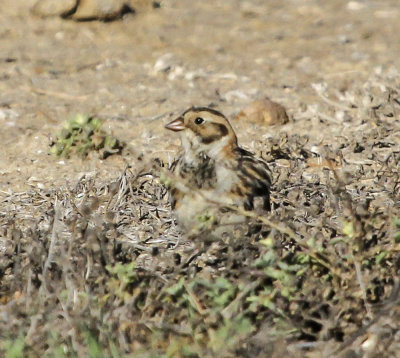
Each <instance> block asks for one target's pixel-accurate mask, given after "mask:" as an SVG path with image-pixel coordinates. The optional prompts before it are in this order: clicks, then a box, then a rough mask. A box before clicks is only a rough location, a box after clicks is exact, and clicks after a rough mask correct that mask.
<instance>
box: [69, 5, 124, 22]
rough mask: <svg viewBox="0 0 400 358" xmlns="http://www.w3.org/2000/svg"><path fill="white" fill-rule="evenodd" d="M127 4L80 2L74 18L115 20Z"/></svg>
mask: <svg viewBox="0 0 400 358" xmlns="http://www.w3.org/2000/svg"><path fill="white" fill-rule="evenodd" d="M125 2H126V1H124V0H80V2H79V6H78V8H77V9H76V12H75V13H74V14H73V15H72V18H73V19H75V20H94V19H99V20H111V19H115V18H117V17H119V16H120V15H121V10H122V8H123V7H124V5H125Z"/></svg>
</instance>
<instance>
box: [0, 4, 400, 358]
mask: <svg viewBox="0 0 400 358" xmlns="http://www.w3.org/2000/svg"><path fill="white" fill-rule="evenodd" d="M32 4H33V1H32V0H29V1H25V0H23V1H18V0H17V1H16V0H14V1H11V0H2V1H1V2H0V125H1V127H2V128H3V129H2V130H1V131H0V143H2V145H1V151H0V153H1V154H0V212H1V213H2V218H3V219H4V218H5V217H6V216H7V215H11V214H10V213H12V212H13V210H14V211H15V210H16V208H17V207H19V206H18V205H22V206H21V207H24V208H25V209H24V210H28V209H26V205H25V204H21V203H22V202H23V201H24V200H25V201H26V200H28V199H27V197H26V196H24V195H26V194H25V193H35V194H32V195H37V196H40V195H42V194H43V195H45V194H44V193H47V192H53V191H56V190H61V191H63V190H70V188H75V189H76V188H77V187H79V185H81V184H80V183H81V179H82V177H86V178H90V180H94V181H95V182H96V186H97V187H100V186H107V185H109V184H110V183H111V182H113V181H115V180H118V178H120V177H121V175H122V174H123V172H124V169H125V168H126V166H127V164H129V165H130V166H131V169H132V171H133V172H134V171H135V169H137V168H139V167H142V166H143V165H146V163H151V162H152V160H153V159H155V158H157V160H159V161H162V162H164V163H170V162H171V160H172V159H173V158H174V155H175V154H176V152H177V149H178V144H179V141H177V138H176V137H175V136H174V135H171V133H169V132H168V131H166V130H165V129H164V127H163V125H164V124H165V123H166V122H167V121H168V120H170V119H171V118H172V117H173V116H175V115H176V114H178V113H180V112H181V111H183V110H185V109H187V108H188V107H189V106H191V105H196V106H208V105H213V106H215V108H217V109H219V110H221V111H222V112H223V113H225V114H226V115H227V116H228V117H229V118H233V117H234V116H235V114H237V113H238V112H239V111H240V110H241V109H242V108H243V107H245V106H246V105H248V104H249V103H251V102H252V101H253V100H255V99H259V98H263V97H265V96H268V97H269V98H271V99H272V100H274V101H277V102H279V103H281V104H282V105H284V106H285V107H286V109H287V112H288V114H289V116H290V121H289V123H288V124H285V125H283V126H271V127H267V126H263V125H260V124H253V123H247V122H246V121H244V120H232V125H233V127H234V128H235V129H236V131H237V134H238V138H239V143H240V144H241V145H242V146H243V147H245V148H246V149H249V150H251V151H254V152H256V153H257V154H258V155H261V156H263V157H264V159H266V160H267V161H268V162H269V163H270V166H271V168H272V169H273V171H274V181H275V188H274V189H273V193H272V198H273V200H275V203H276V205H275V208H276V214H274V215H276V217H275V218H279V215H281V219H282V220H283V221H284V222H286V221H290V217H296V218H297V219H298V221H297V223H296V225H298V226H296V227H295V228H296V230H298V232H301V233H304V235H306V234H305V233H308V234H310V235H314V237H318V235H319V234H318V233H319V232H321V235H325V234H326V233H325V232H324V231H323V229H321V228H326V227H329V230H330V231H329V235H328V234H327V236H329V237H334V236H335V234H334V232H336V231H335V230H339V229H338V228H337V226H336V225H337V220H336V219H337V216H335V215H336V214H334V212H333V211H329V210H333V209H332V207H331V208H328V206H329V205H328V204H324V202H325V200H326V201H327V202H328V201H329V200H331V199H332V198H331V197H330V196H329V195H331V194H326V193H322V191H321V189H320V187H319V186H318V185H322V184H324V185H325V184H326V185H327V183H329V182H330V180H332V175H333V174H332V175H331V177H330V178H331V179H329V174H328V177H327V174H326V170H325V169H326V168H325V169H324V162H325V160H328V159H329V160H333V161H334V165H336V167H337V168H338V171H339V176H340V177H341V178H342V177H343V178H348V181H346V180H347V179H343V183H342V184H343V185H344V186H345V187H346V190H345V191H346V192H347V193H349V195H350V196H351V200H352V202H354V203H355V204H356V205H358V204H360V205H361V204H362V205H364V204H365V202H366V201H368V203H370V202H371V203H372V204H371V205H370V207H369V208H367V210H369V211H370V212H374V213H377V212H379V215H383V216H382V217H380V218H381V219H382V218H384V219H382V220H384V222H385V225H386V224H387V225H390V222H391V220H392V219H393V218H394V217H397V216H398V214H399V210H400V209H399V207H400V204H399V179H398V177H399V175H398V164H399V153H400V122H399V113H400V73H399V72H398V69H399V68H400V41H399V37H398V34H399V33H400V21H399V19H400V7H399V6H398V1H397V0H376V1H373V0H365V1H343V0H330V1H317V0H283V1H282V0H269V1H262V0H252V1H240V0H232V1H222V0H221V1H215V0H204V1H198V2H189V1H173V0H166V1H162V2H161V7H160V8H159V9H154V10H152V11H148V12H144V13H138V14H134V15H132V14H129V15H127V16H125V17H124V18H123V19H122V20H121V21H114V22H97V21H93V22H74V21H71V20H63V19H61V18H47V19H40V18H37V17H34V16H32V15H31V14H30V12H29V8H30V6H31V5H32ZM77 113H84V114H91V115H97V116H98V117H100V118H101V119H103V120H104V122H105V129H106V130H107V131H109V132H111V133H112V134H113V135H114V136H115V137H117V138H119V139H120V140H122V141H123V142H125V143H127V145H128V149H127V150H125V151H124V153H123V155H114V156H110V157H108V158H107V159H105V160H101V159H99V158H97V157H96V156H95V155H93V156H90V158H89V159H86V160H82V159H80V158H74V157H72V158H69V159H65V158H57V157H54V156H52V155H49V146H50V144H51V142H52V140H54V138H55V136H56V133H57V132H58V131H59V130H60V128H61V126H62V123H63V122H64V121H65V120H66V119H68V118H69V117H71V116H74V115H76V114H77ZM304 153H308V154H307V155H305V154H304ZM143 163H145V164H143ZM299 163H302V164H301V165H300V164H299ZM321 163H322V164H321ZM329 165H331V164H329ZM384 165H387V167H385V168H384ZM382 168H384V169H382ZM380 170H386V171H385V174H383V175H381V174H379V173H381V172H380ZM88 180H89V179H88ZM288 183H289V184H290V185H293V187H294V186H295V185H297V184H299V183H301V184H302V185H303V184H304V183H306V184H304V185H308V188H309V191H301V193H300V194H299V193H297V192H296V194H293V193H294V192H292V194H291V192H290V190H289V186H288ZM313 185H314V186H313ZM75 189H71V190H72V191H73V190H75ZM90 190H91V189H89V191H90ZM149 190H150V189H149ZM157 190H158V189H157ZM160 190H161V189H160ZM285 190H286V191H285ZM313 190H314V191H313ZM332 190H333V189H332ZM338 190H339V189H338ZM41 193H42V194H41ZM318 193H319V194H318ZM321 193H322V194H321ZM333 193H335V191H334V190H333ZM336 193H337V192H336ZM153 194H154V195H155V196H157V195H161V194H160V192H152V195H153ZM325 194H326V195H325ZM18 195H22V196H23V198H22V196H20V197H19V198H20V200H21V203H19V204H18V203H16V202H13V200H11V201H10V199H9V198H10V197H14V196H18ZM296 195H299V196H298V197H296ZM305 195H309V197H311V198H313V200H314V199H315V197H316V196H318V195H320V197H319V199H318V200H319V201H318V202H317V204H315V203H314V204H315V205H317V206H318V205H322V206H324V205H326V207H325V209H326V210H324V215H323V218H322V219H321V220H322V222H321V223H320V221H318V222H319V223H320V226H318V225H319V224H318V225H310V226H309V227H302V226H301V225H302V222H303V221H307V222H309V221H308V220H309V215H311V214H309V211H302V210H303V209H296V206H295V205H294V206H293V208H292V209H293V212H292V213H291V214H287V213H286V214H285V213H284V212H283V211H279V210H280V209H279V208H282V207H283V206H285V204H284V203H285V200H286V201H287V202H290V203H292V202H296V201H299V202H301V203H303V199H302V198H303V197H304V196H305ZM338 195H339V194H338ZM309 197H308V198H309ZM299 198H300V199H299ZM15 200H16V199H15ZM160 200H161V199H160ZM346 200H347V199H346ZM349 200H350V199H349ZM28 201H29V200H28ZM28 201H26V202H28ZM332 201H333V199H332ZM13 205H15V207H14V206H13ZM24 205H25V206H24ZM41 205H42V204H41ZM115 205H116V207H117V206H118V205H117V204H115ZM127 205H128V204H127ZM163 205H164V206H163V209H164V212H163V214H162V215H163V217H165V218H168V217H170V216H171V215H170V213H169V208H168V205H167V204H166V203H165V202H164V204H163ZM290 205H292V204H290ZM290 205H289V206H290ZM299 205H300V204H299ZM312 205H313V204H312V203H311V207H312ZM128 206H129V205H128ZM331 206H333V204H332V205H331ZM339 206H340V205H339ZM371 208H372V209H371ZM40 210H42V209H40ZM40 210H38V212H36V213H35V214H33V216H35V215H36V217H39V216H40V215H41V214H40V212H41V211H40ZM46 210H47V209H46ZM49 210H50V209H49ZM120 210H122V209H121V208H120ZM282 210H283V209H282ZM307 210H308V209H307ZM310 210H311V209H310ZM360 210H361V209H360ZM374 210H375V211H374ZM31 211H32V210H31ZM317 212H318V210H317ZM320 212H321V211H320ZM38 213H39V214H38ZM330 213H331V214H330ZM13 215H14V214H13ZM15 215H17V214H15ZM121 215H122V214H121ZM124 215H125V219H126V220H127V221H126V222H124V225H125V226H124V228H125V229H124V230H126V232H125V233H128V232H129V235H131V236H132V235H136V234H137V235H139V236H140V238H141V239H140V240H142V239H143V238H146V237H148V236H149V235H151V229H150V230H147V232H146V231H143V232H141V233H138V231H135V228H132V227H130V228H129V215H128V214H126V213H125V214H124ZM126 215H127V216H128V219H127V218H126ZM321 215H322V214H321ZM343 215H344V216H346V215H347V214H346V213H345V214H343ZM360 215H361V214H360ZM385 215H387V216H385ZM361 216H362V215H361ZM333 217H335V219H332V218H333ZM330 219H332V221H335V223H332V222H331V221H330ZM166 220H167V219H166ZM318 220H320V218H318ZM5 222H6V221H5V219H4V220H3V221H2V223H3V224H4V223H5ZM170 224H171V223H170ZM5 225H6V224H4V226H3V227H2V230H3V231H2V233H3V234H4V235H5V236H6V234H7V232H8V231H7V228H6V226H5ZM307 225H308V224H307ZM385 227H386V226H385ZM21 230H22V229H21ZM371 230H372V229H371ZM374 230H375V229H374ZM376 230H378V229H376ZM379 230H382V232H383V231H384V229H383V228H380V229H379ZM385 230H386V229H385ZM393 230H394V229H387V231H384V232H385V234H382V236H379V235H377V237H378V239H379V238H381V237H385V238H387V237H389V236H390V235H392V234H393ZM22 231H23V230H22ZM139 231H140V230H139ZM278 231H279V230H278ZM120 232H121V231H120ZM127 235H128V234H127ZM146 235H147V236H146ZM174 235H175V236H174V237H173V238H176V235H179V234H176V233H175V232H174ZM152 239H154V240H155V239H156V238H154V237H152ZM378 239H377V240H378ZM143 240H144V239H143ZM168 240H170V241H171V242H173V239H171V238H170V239H168ZM391 247H393V245H392V246H391ZM143 250H144V251H146V250H145V249H143ZM396 250H398V249H396ZM396 252H398V251H396ZM396 260H397V261H396ZM391 262H392V263H393V264H392V265H391V268H392V269H393V271H390V275H391V274H393V275H394V274H395V272H396V270H397V268H398V262H399V261H398V258H397V259H395V258H393V261H391ZM385 275H386V274H385ZM385 275H384V276H385ZM387 275H389V271H388V274H387ZM390 275H389V276H390ZM385 277H386V276H385ZM10 280H11V279H10ZM382 280H383V279H382ZM385 280H386V281H385V285H386V284H388V285H389V282H390V285H389V286H390V287H392V286H393V284H394V283H393V280H390V279H389V278H387V279H385ZM5 282H6V281H2V285H3V289H2V294H4V292H6V291H7V292H8V291H9V290H10V292H14V293H15V292H17V291H18V290H17V289H16V288H14V289H11V288H10V287H14V286H12V285H11V284H10V283H9V282H10V281H7V282H8V283H5ZM385 287H386V286H385ZM6 288H7V289H6ZM18 292H20V291H18ZM385 292H386V293H385V294H382V300H383V299H387V298H388V297H389V296H390V292H389V291H385ZM364 299H365V297H364ZM360 300H361V298H360ZM378 301H379V302H380V300H378V299H377V300H376V302H378ZM396 312H397V313H396V314H398V311H396ZM364 313H365V312H364ZM359 314H360V315H362V312H360V313H359ZM358 317H360V316H358ZM350 321H351V320H350ZM361 321H362V319H360V321H357V320H356V319H354V320H353V321H352V324H354V326H352V327H353V328H352V329H349V330H348V331H346V330H345V329H343V332H345V333H344V334H345V335H346V334H347V333H349V334H350V333H352V332H355V331H356V330H357V328H360V327H361V324H359V322H361ZM354 322H358V323H354ZM373 323H376V321H375V322H373ZM371 324H372V323H371ZM3 327H5V325H3ZM355 327H356V328H355ZM14 328H15V327H14ZM394 329H395V330H396V329H397V328H396V327H395V328H394ZM31 330H34V328H32V326H31ZM343 332H342V333H343ZM29 334H30V335H31V336H30V337H32V336H33V333H32V332H30V333H29ZM333 335H334V334H333ZM331 336H332V335H331ZM331 336H330V337H331ZM305 337H306V336H305V335H303V336H302V339H305ZM379 337H381V336H379ZM306 338H309V337H308V336H307V337H306ZM336 338H337V337H336ZM342 338H343V337H341V338H340V339H339V338H338V339H337V341H342V342H343V341H345V339H342ZM32 339H33V338H32ZM318 339H320V337H319V338H318ZM321 339H322V338H321ZM397 339H398V341H397V342H400V339H399V338H398V337H397ZM29 344H31V345H32V346H34V345H35V342H32V341H29ZM132 344H133V343H132ZM350 344H351V342H350V343H348V345H350ZM397 344H399V343H397ZM360 345H361V343H360ZM74 347H75V346H74ZM299 347H300V346H296V347H295V348H293V349H294V351H295V352H297V349H299V350H301V349H302V347H300V348H299ZM317 348H318V347H317ZM331 348H332V347H331ZM336 348H337V346H335V347H333V348H332V350H331V351H330V352H333V351H334V350H335V349H336ZM39 351H40V350H39ZM128 351H129V349H127V348H126V347H125V352H128ZM322 351H323V349H322V348H321V349H320V351H319V352H322ZM36 352H38V351H36ZM210 352H211V353H210ZM215 352H216V351H214V354H216V353H215ZM238 352H239V353H238ZM292 352H293V350H292ZM302 352H303V350H302ZM363 352H364V353H365V352H367V353H365V354H372V353H368V352H369V351H368V350H367V349H366V350H364V351H363ZM364 353H360V354H361V355H353V356H357V357H361V356H363V357H364V356H365V357H367V355H362V354H364ZM207 354H208V355H204V356H210V357H212V356H213V353H212V350H211V351H208V353H207ZM220 354H221V356H227V357H228V356H233V355H224V354H222V353H220ZM236 354H237V355H236V356H246V355H245V354H244V353H243V354H242V355H241V354H240V351H236ZM260 354H261V353H260ZM288 354H289V353H288ZM315 354H316V355H312V354H311V355H310V356H309V357H318V356H324V355H323V354H322V353H318V354H321V355H317V353H315ZM387 354H388V355H387V356H391V355H390V354H389V353H387ZM393 354H394V353H393ZM32 356H35V355H32ZM82 356H84V355H82ZM143 356H144V355H143ZM170 356H174V355H170ZM176 356H177V357H178V356H179V355H176ZM182 356H185V355H182ZM248 356H256V355H248ZM261 356H262V355H260V357H261ZM277 356H279V355H277ZM294 356H296V354H295V355H294ZM297 356H298V355H297ZM325 356H327V355H325ZM331 356H334V355H331ZM372 356H373V355H368V357H372ZM392 356H394V355H392Z"/></svg>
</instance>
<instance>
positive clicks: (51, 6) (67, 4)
mask: <svg viewBox="0 0 400 358" xmlns="http://www.w3.org/2000/svg"><path fill="white" fill-rule="evenodd" d="M77 2H78V0H62V1H54V0H38V1H37V2H36V3H35V5H33V7H32V13H33V14H34V15H37V16H40V17H49V16H62V17H65V16H68V15H70V14H71V13H72V12H74V11H75V8H76V5H77Z"/></svg>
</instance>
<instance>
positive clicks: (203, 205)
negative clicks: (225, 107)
mask: <svg viewBox="0 0 400 358" xmlns="http://www.w3.org/2000/svg"><path fill="white" fill-rule="evenodd" d="M165 128H167V129H169V130H171V131H174V132H179V133H180V139H181V145H182V147H183V153H182V155H181V156H180V157H179V158H178V159H177V160H176V161H175V162H174V163H173V164H172V166H171V171H172V173H173V174H172V180H171V181H172V184H171V185H170V196H171V199H172V200H171V206H172V209H173V211H174V213H175V215H176V218H177V221H178V224H179V225H180V226H181V227H182V228H183V229H184V230H186V231H189V232H193V231H199V229H200V230H201V228H204V227H205V226H206V227H208V228H209V227H210V221H211V222H212V225H214V226H221V225H222V226H225V227H226V225H235V224H242V223H244V222H246V216H245V215H243V213H242V214H240V213H238V212H236V213H235V210H234V207H237V208H242V209H244V210H254V209H256V206H257V207H258V208H257V210H260V209H261V210H264V211H269V210H270V199H269V196H270V187H271V177H270V172H269V169H268V166H267V164H266V163H265V162H264V161H262V160H261V159H258V158H256V157H255V156H254V155H253V154H252V153H250V152H248V151H247V150H245V149H242V148H240V147H239V146H238V142H237V137H236V134H235V132H234V130H233V128H232V126H231V125H230V123H229V121H228V119H227V118H226V117H225V116H224V115H223V114H222V113H220V112H218V111H216V110H214V109H211V108H204V107H198V108H196V107H193V108H190V109H188V110H187V111H185V112H184V113H183V114H182V115H181V116H180V117H178V118H177V119H175V120H173V121H171V122H169V123H168V124H167V125H166V126H165ZM257 198H259V199H257ZM205 223H207V225H205Z"/></svg>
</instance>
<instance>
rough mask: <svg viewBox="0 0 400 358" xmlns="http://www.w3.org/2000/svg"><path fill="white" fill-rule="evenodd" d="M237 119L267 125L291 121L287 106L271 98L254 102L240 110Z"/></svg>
mask: <svg viewBox="0 0 400 358" xmlns="http://www.w3.org/2000/svg"><path fill="white" fill-rule="evenodd" d="M236 119H239V120H245V121H249V122H252V123H256V124H262V125H266V126H272V125H275V124H279V125H282V124H285V123H287V122H288V121H289V117H288V115H287V113H286V110H285V107H283V106H282V105H280V104H279V103H276V102H273V101H271V100H270V99H269V98H264V99H259V100H256V101H254V102H252V103H251V104H249V105H248V106H247V107H245V108H243V109H242V110H241V111H240V112H239V114H238V115H237V116H236Z"/></svg>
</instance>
